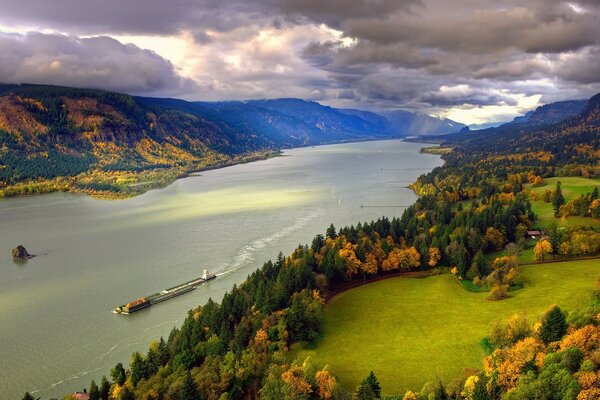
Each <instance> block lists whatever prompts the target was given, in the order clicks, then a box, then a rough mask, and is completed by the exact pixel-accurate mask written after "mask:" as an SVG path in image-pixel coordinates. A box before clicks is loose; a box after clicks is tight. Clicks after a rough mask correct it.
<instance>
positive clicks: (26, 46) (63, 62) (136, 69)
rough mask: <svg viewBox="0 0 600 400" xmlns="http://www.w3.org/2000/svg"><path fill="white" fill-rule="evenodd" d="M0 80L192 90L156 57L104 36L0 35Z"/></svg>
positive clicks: (132, 90) (143, 90)
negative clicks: (84, 37) (0, 60)
mask: <svg viewBox="0 0 600 400" xmlns="http://www.w3.org/2000/svg"><path fill="white" fill-rule="evenodd" d="M0 55H1V56H0V57H1V59H2V62H1V63H0V82H8V83H13V82H14V83H21V82H28V83H48V84H55V85H66V86H75V87H86V88H99V89H107V90H114V91H124V92H129V93H151V92H156V91H160V92H169V91H171V92H173V93H185V92H189V91H194V90H195V89H197V87H196V86H195V84H194V83H193V81H190V80H187V79H182V78H181V77H180V76H179V75H178V73H177V71H176V70H175V68H174V66H173V65H172V64H171V63H170V62H169V61H167V60H165V59H164V58H162V57H160V56H159V55H157V54H156V53H153V52H151V51H148V50H143V49H140V48H139V47H136V46H134V45H123V44H122V43H120V42H118V41H116V40H114V39H112V38H109V37H93V38H87V39H80V38H74V37H69V36H63V35H46V34H41V33H30V34H27V35H19V34H0Z"/></svg>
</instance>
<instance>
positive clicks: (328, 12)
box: [0, 0, 421, 34]
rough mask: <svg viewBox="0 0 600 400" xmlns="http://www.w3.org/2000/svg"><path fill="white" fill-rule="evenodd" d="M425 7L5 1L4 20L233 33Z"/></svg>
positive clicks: (400, 1)
mask: <svg viewBox="0 0 600 400" xmlns="http://www.w3.org/2000/svg"><path fill="white" fill-rule="evenodd" d="M420 4H421V0H327V1H322V0H283V1H281V0H234V1H222V0H169V1H163V0H103V1H98V0H61V1H60V2H59V3H57V2H53V1H48V0H27V1H23V0H3V1H2V14H0V22H3V23H5V24H18V23H21V24H25V25H37V26H44V27H52V28H54V29H58V30H60V29H67V30H70V29H75V30H77V31H79V32H87V33H144V34H169V33H171V34H172V33H177V32H178V31H179V30H181V29H191V30H195V29H207V28H211V29H217V30H229V29H233V28H235V27H238V26H240V25H243V24H247V23H248V22H249V21H254V22H255V21H256V20H258V19H260V18H261V17H265V16H269V17H271V23H273V21H275V24H282V23H283V21H284V20H287V21H288V22H296V23H298V22H300V21H303V20H306V19H308V20H311V21H314V22H317V23H326V24H329V25H331V26H338V25H340V24H342V23H343V22H344V21H345V20H346V19H348V18H357V17H365V16H366V17H370V16H373V17H376V16H380V15H385V14H389V13H395V12H410V11H411V10H412V9H413V8H414V7H417V6H419V5H420ZM272 18H275V20H273V19H272ZM263 22H264V21H263Z"/></svg>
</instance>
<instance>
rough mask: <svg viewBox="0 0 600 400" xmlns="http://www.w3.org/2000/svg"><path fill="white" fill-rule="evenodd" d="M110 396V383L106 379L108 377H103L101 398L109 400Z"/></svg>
mask: <svg viewBox="0 0 600 400" xmlns="http://www.w3.org/2000/svg"><path fill="white" fill-rule="evenodd" d="M109 394H110V383H108V379H106V376H102V381H100V398H101V399H102V400H108V396H109Z"/></svg>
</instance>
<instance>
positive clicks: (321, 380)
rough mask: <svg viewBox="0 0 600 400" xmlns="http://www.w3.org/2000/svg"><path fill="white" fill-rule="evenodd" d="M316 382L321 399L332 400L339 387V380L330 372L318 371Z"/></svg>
mask: <svg viewBox="0 0 600 400" xmlns="http://www.w3.org/2000/svg"><path fill="white" fill-rule="evenodd" d="M315 380H316V382H317V387H318V390H319V397H320V398H322V399H326V400H328V399H331V397H332V396H333V392H334V390H335V388H336V386H337V380H336V379H335V377H334V376H333V375H331V373H329V371H327V370H326V369H323V370H321V371H317V373H316V374H315Z"/></svg>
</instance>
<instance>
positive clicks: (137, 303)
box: [125, 297, 148, 308]
mask: <svg viewBox="0 0 600 400" xmlns="http://www.w3.org/2000/svg"><path fill="white" fill-rule="evenodd" d="M147 302H148V299H147V298H145V297H142V298H139V299H137V300H135V301H132V302H131V303H127V304H125V307H127V308H131V307H135V306H139V305H140V304H143V303H147Z"/></svg>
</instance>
